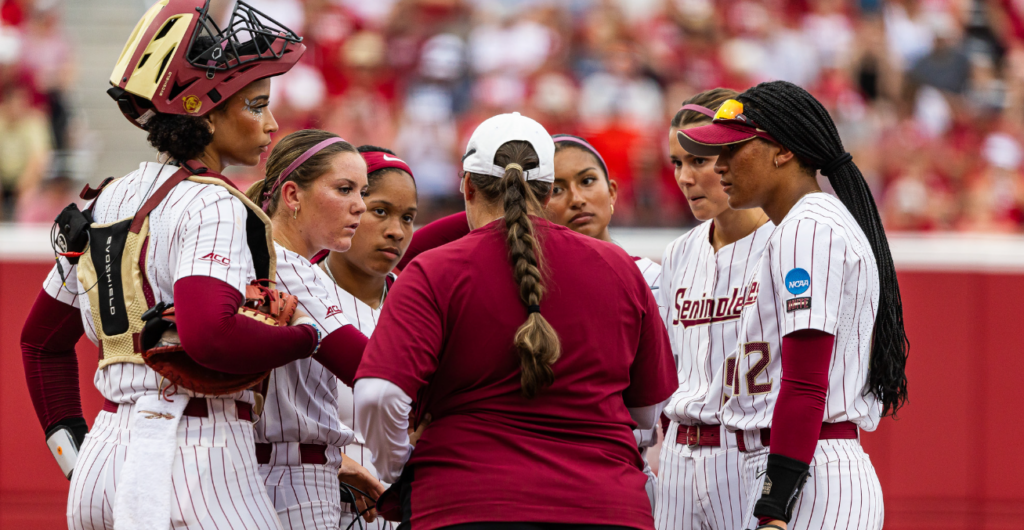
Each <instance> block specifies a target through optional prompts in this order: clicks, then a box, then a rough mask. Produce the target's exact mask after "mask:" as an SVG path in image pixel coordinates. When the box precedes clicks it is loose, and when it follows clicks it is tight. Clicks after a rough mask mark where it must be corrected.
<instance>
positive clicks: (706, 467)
mask: <svg viewBox="0 0 1024 530" xmlns="http://www.w3.org/2000/svg"><path fill="white" fill-rule="evenodd" d="M678 425H679V424H678V423H676V422H674V421H673V422H671V423H670V424H669V427H668V431H667V433H666V434H665V441H664V442H663V443H662V446H661V463H660V464H659V467H658V468H659V475H660V476H659V478H658V486H659V488H658V504H657V508H656V509H655V511H654V526H655V528H657V529H658V530H679V529H687V530H689V529H693V530H698V529H703V530H743V529H746V528H754V527H755V526H756V525H755V526H750V524H749V523H750V522H751V521H752V519H751V518H750V517H747V518H744V517H743V515H744V513H745V509H746V505H747V502H746V497H747V496H746V494H745V492H746V491H747V490H746V489H745V488H744V484H743V462H742V461H743V456H742V453H740V452H739V450H738V449H736V438H735V436H732V435H724V436H722V437H721V438H722V441H723V442H724V443H725V445H724V446H723V447H707V446H704V447H695V448H693V449H690V448H689V447H687V446H686V445H685V444H678V443H676V429H677V426H678ZM723 432H724V430H723ZM745 522H747V523H748V524H744V523H745Z"/></svg>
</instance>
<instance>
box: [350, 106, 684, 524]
mask: <svg viewBox="0 0 1024 530" xmlns="http://www.w3.org/2000/svg"><path fill="white" fill-rule="evenodd" d="M466 151H467V153H466V156H465V158H464V160H463V169H464V171H465V174H464V176H463V181H462V189H463V193H464V195H465V199H466V211H467V214H468V218H469V224H470V228H473V229H474V230H473V231H472V232H470V233H469V234H468V235H467V236H465V237H463V238H461V239H459V240H458V241H455V242H453V243H450V244H447V245H444V246H442V247H439V248H436V249H434V250H431V251H428V252H425V253H423V254H422V255H421V256H419V257H418V258H417V259H416V260H414V261H413V262H412V263H411V264H410V265H409V266H408V267H407V268H406V269H405V270H404V271H403V272H402V276H401V278H400V279H399V281H398V282H396V284H395V288H394V290H393V292H392V294H391V295H390V296H389V297H388V304H387V305H386V306H385V307H384V311H383V313H382V314H381V319H380V322H379V323H378V326H377V330H376V332H375V333H374V335H373V338H372V340H371V341H370V344H369V345H368V346H367V350H366V354H365V356H364V357H363V362H362V364H361V365H360V367H359V371H358V373H357V375H356V378H357V382H356V386H355V401H356V425H357V427H358V428H359V430H360V431H361V432H362V433H363V434H364V436H365V437H366V442H367V445H368V446H369V447H370V449H371V450H372V451H373V453H374V465H375V466H376V467H377V469H378V470H379V471H380V473H381V478H382V479H383V480H385V481H389V482H390V481H395V480H397V479H399V477H401V481H400V484H399V486H398V487H399V498H400V499H401V504H402V520H403V527H404V528H408V527H409V525H410V524H411V525H412V526H414V527H415V528H417V529H424V530H431V529H434V528H452V529H459V530H470V529H473V530H477V529H503V530H504V529H516V530H519V529H523V530H537V529H544V528H550V524H552V523H561V525H566V526H561V525H560V526H558V528H572V529H580V530H583V529H586V530H592V529H599V528H600V529H612V528H615V529H619V528H642V529H650V528H653V518H652V517H651V505H650V502H649V501H648V499H647V495H646V493H645V492H644V483H645V482H646V480H647V477H646V475H644V473H643V471H642V469H643V461H642V459H641V458H640V453H639V451H638V450H637V447H636V440H635V439H634V437H633V433H632V429H633V427H635V426H636V425H638V424H639V425H640V426H641V427H648V428H649V427H651V426H652V425H653V424H654V421H655V419H656V417H657V410H658V408H659V407H658V404H660V403H661V402H663V401H664V400H666V399H667V398H668V397H669V396H670V395H671V394H672V391H673V390H674V389H675V387H676V381H675V375H674V373H675V370H674V366H673V361H672V354H671V350H670V345H669V343H668V339H667V334H666V332H665V328H664V325H663V324H662V322H661V320H660V319H659V316H658V306H657V304H656V303H655V300H654V297H653V296H652V295H651V291H650V289H648V287H647V284H646V283H645V282H644V278H643V276H642V275H641V274H640V272H639V270H637V268H636V265H635V264H634V263H633V260H632V258H630V257H629V256H628V255H626V253H625V252H623V251H622V250H621V249H619V248H618V247H616V246H615V245H612V244H609V243H605V242H602V241H599V240H596V239H593V238H589V237H585V236H581V235H579V234H576V233H575V232H572V231H571V230H569V229H567V228H564V227H562V226H558V225H555V224H552V223H549V222H547V221H546V220H544V219H543V218H542V217H538V215H540V213H541V207H542V203H543V202H545V201H547V199H548V198H549V197H550V193H551V185H552V182H553V181H554V144H553V142H552V141H551V137H550V136H549V135H548V133H547V131H545V130H544V128H543V127H541V125H540V124H538V123H537V122H535V121H534V120H532V119H529V118H526V117H523V116H520V115H519V114H518V113H513V114H503V115H499V116H495V117H492V118H490V119H488V120H487V121H485V122H483V123H482V124H481V125H480V126H479V127H478V128H477V130H476V131H475V132H474V133H473V136H472V137H471V138H470V141H469V145H468V147H467V150H466ZM414 399H415V403H414ZM428 414H429V415H430V417H431V418H432V423H430V425H429V427H428V428H427V429H426V430H425V431H424V432H423V434H422V436H421V437H420V439H419V442H418V443H417V445H416V448H415V451H413V447H412V445H411V444H410V440H409V435H408V434H407V430H406V429H407V428H408V426H409V422H410V419H411V420H421V419H423V418H424V417H426V416H427V415H428ZM418 423H419V421H413V424H418ZM410 455H411V457H410Z"/></svg>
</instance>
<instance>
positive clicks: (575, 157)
mask: <svg viewBox="0 0 1024 530" xmlns="http://www.w3.org/2000/svg"><path fill="white" fill-rule="evenodd" d="M551 139H552V140H554V142H555V184H554V186H553V187H552V188H551V200H549V201H548V204H547V206H546V208H545V215H546V217H547V218H548V220H550V221H552V222H554V223H558V224H560V225H562V226H565V227H568V228H570V229H572V230H573V231H574V232H579V233H580V234H583V235H585V236H590V237H593V238H596V239H600V240H601V241H608V242H612V237H611V234H610V233H609V232H608V225H609V223H611V220H612V215H613V214H614V213H615V199H616V197H617V195H618V194H617V192H618V184H617V183H616V182H615V181H614V180H612V179H610V178H609V177H608V166H607V165H606V164H605V163H604V158H602V157H601V154H600V153H598V152H597V149H595V148H594V146H592V145H590V143H589V142H587V141H586V140H584V139H583V138H580V137H578V136H572V135H568V134H556V135H554V136H552V137H551ZM633 260H634V262H635V263H636V266H637V267H638V268H639V269H640V273H641V274H643V276H644V280H646V281H647V286H648V287H649V288H650V289H651V292H652V293H654V299H655V300H656V301H657V302H658V307H659V308H661V310H662V312H664V311H665V303H664V299H663V297H662V296H661V290H660V287H661V277H662V276H661V265H658V264H657V263H655V262H653V261H651V260H650V259H648V258H638V257H634V258H633ZM633 435H634V436H635V437H636V443H637V447H639V449H640V455H641V456H643V458H644V473H645V474H647V484H646V486H645V489H646V490H647V496H648V497H649V498H650V500H651V509H652V510H653V509H654V506H655V504H656V501H657V494H658V477H657V476H656V475H655V474H654V471H652V470H651V466H650V465H649V464H648V463H647V449H648V448H651V447H654V446H655V445H656V444H657V443H658V430H657V427H652V428H650V429H637V430H634V431H633Z"/></svg>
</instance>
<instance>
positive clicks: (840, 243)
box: [678, 81, 908, 529]
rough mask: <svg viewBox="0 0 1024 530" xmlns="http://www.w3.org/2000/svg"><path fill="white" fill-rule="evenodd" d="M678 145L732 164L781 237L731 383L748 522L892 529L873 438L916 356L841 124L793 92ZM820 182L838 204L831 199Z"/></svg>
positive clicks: (744, 198)
mask: <svg viewBox="0 0 1024 530" xmlns="http://www.w3.org/2000/svg"><path fill="white" fill-rule="evenodd" d="M678 138H679V141H680V142H681V143H682V144H683V146H684V147H685V148H686V150H687V151H690V152H693V153H697V154H702V153H703V154H706V155H713V154H718V155H719V156H718V161H717V163H716V165H715V170H716V171H717V172H718V173H719V174H720V175H721V177H722V183H723V184H724V186H725V190H726V193H728V195H729V204H730V206H732V207H733V208H753V207H760V208H762V209H763V210H764V212H765V213H766V214H767V215H768V217H770V218H771V219H772V221H773V222H774V223H775V224H776V225H777V227H776V228H775V230H774V231H773V233H772V235H771V237H770V238H769V241H768V246H767V248H766V249H765V251H764V253H763V254H762V256H761V260H760V262H759V263H758V266H757V269H756V270H755V271H754V274H753V277H752V283H751V285H753V282H758V285H759V290H760V296H758V298H757V301H756V302H755V304H754V305H752V306H750V307H748V308H747V309H746V310H745V311H744V312H743V315H742V317H741V321H740V337H739V341H738V346H737V351H736V368H735V370H734V373H733V374H726V375H733V376H734V377H732V378H731V379H730V378H728V377H723V378H722V379H721V383H722V384H723V385H730V386H731V387H732V394H733V395H732V398H730V399H729V401H728V402H727V403H726V404H725V406H724V408H723V411H722V421H723V423H724V425H725V426H726V427H727V428H728V429H729V430H730V431H734V432H735V433H736V438H737V443H738V444H739V446H740V451H741V452H744V453H745V454H744V462H743V465H744V476H745V480H746V484H747V492H748V494H749V495H750V499H749V502H748V503H749V504H750V506H749V507H748V509H747V514H750V513H752V514H753V515H754V516H756V517H757V518H758V519H759V523H760V525H761V527H764V528H787V527H788V528H799V529H804V528H821V527H822V526H824V527H829V528H837V527H842V528H863V529H877V528H881V527H882V522H883V503H882V492H881V487H880V486H879V483H878V478H877V477H876V475H875V471H874V468H873V467H872V465H871V461H870V459H869V458H868V456H867V454H865V453H864V451H863V450H862V449H861V446H860V443H859V430H860V429H864V430H867V431H872V430H874V429H875V428H876V427H877V426H878V422H879V419H880V418H881V417H882V416H885V415H886V414H891V413H895V412H896V411H897V410H898V409H899V408H900V406H902V404H903V403H904V402H905V400H906V395H907V386H906V384H907V381H906V375H905V371H904V370H905V367H906V360H907V350H908V345H907V340H906V334H905V333H904V330H903V316H902V315H903V310H902V304H901V302H900V296H899V287H898V285H897V282H896V273H895V270H894V268H893V264H892V258H891V256H890V254H889V245H888V242H887V241H886V238H885V232H884V230H883V229H882V224H881V222H880V221H879V217H878V212H877V209H876V208H875V203H874V200H873V199H872V196H871V191H870V190H869V189H868V187H867V184H866V183H865V182H864V178H863V177H862V176H861V174H860V170H859V169H857V166H856V165H855V164H854V163H853V162H852V157H851V156H850V154H849V153H846V152H844V151H843V144H842V141H841V140H840V138H839V135H838V133H837V132H836V127H835V124H834V123H833V122H832V119H831V117H830V116H829V115H828V112H827V111H826V110H825V109H824V107H822V105H821V104H820V103H819V102H818V101H817V100H816V99H814V97H813V96H811V95H810V94H808V93H807V92H806V91H805V90H803V89H802V88H800V87H798V86H796V85H793V84H791V83H787V82H783V81H773V82H770V83H762V84H760V85H758V86H756V87H754V88H751V89H749V90H747V91H746V92H744V93H743V94H740V95H739V96H738V97H737V98H736V99H735V100H729V101H726V102H725V103H723V104H722V106H721V107H720V108H719V109H718V111H717V113H716V114H715V119H714V121H713V122H712V124H709V125H706V126H703V127H697V128H693V129H687V130H682V131H680V132H679V135H678ZM818 170H820V171H821V173H822V174H823V175H825V176H827V177H828V178H829V181H830V183H831V184H832V187H833V188H834V189H835V190H836V194H837V195H838V198H836V197H834V196H832V195H829V194H826V193H823V192H822V191H821V188H820V187H819V186H818V182H817V179H816V175H817V171H818ZM726 372H727V370H723V373H726Z"/></svg>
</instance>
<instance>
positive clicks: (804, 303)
mask: <svg viewBox="0 0 1024 530" xmlns="http://www.w3.org/2000/svg"><path fill="white" fill-rule="evenodd" d="M810 308H811V299H810V298H792V299H789V300H786V312H787V313H792V312H793V311H799V310H801V309H810Z"/></svg>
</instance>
